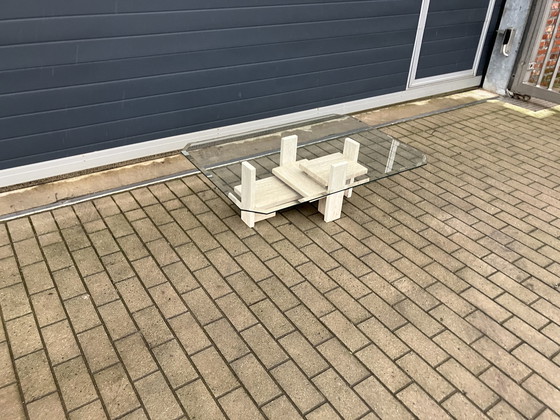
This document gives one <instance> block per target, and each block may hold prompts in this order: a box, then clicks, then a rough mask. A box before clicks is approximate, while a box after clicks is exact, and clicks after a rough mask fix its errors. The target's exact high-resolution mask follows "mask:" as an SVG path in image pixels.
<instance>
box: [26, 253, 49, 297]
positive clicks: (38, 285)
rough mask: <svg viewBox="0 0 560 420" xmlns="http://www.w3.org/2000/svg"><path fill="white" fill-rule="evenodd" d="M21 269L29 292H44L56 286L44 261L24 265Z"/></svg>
mask: <svg viewBox="0 0 560 420" xmlns="http://www.w3.org/2000/svg"><path fill="white" fill-rule="evenodd" d="M21 271H22V273H23V279H24V281H25V285H26V287H27V290H28V292H29V294H33V293H38V292H42V291H43V290H47V289H50V288H51V287H53V286H54V285H53V281H52V277H51V274H50V272H49V270H48V268H47V265H46V264H45V263H44V261H40V262H37V263H35V264H31V265H28V266H26V267H23V268H22V270H21Z"/></svg>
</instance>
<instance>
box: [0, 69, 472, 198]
mask: <svg viewBox="0 0 560 420" xmlns="http://www.w3.org/2000/svg"><path fill="white" fill-rule="evenodd" d="M481 80H482V77H480V76H477V77H466V78H464V79H459V80H452V81H444V82H441V83H437V84H432V85H429V86H418V87H413V88H410V89H408V90H405V91H402V92H396V93H390V94H387V95H382V96H375V97H372V98H367V99H360V100H357V101H352V102H346V103H342V104H337V105H330V106H327V107H323V108H315V109H310V110H308V111H302V112H296V113H292V114H286V115H281V116H278V117H272V118H265V119H261V120H256V121H250V122H246V123H241V124H235V125H230V126H226V127H220V128H214V129H211V130H204V131H199V132H196V133H189V134H183V135H178V136H173V137H166V138H162V139H158V140H152V141H147V142H143V143H138V144H133V145H130V146H122V147H116V148H112V149H106V150H101V151H98V152H92V153H85V154H81V155H76V156H70V157H67V158H62V159H54V160H50V161H46V162H40V163H34V164H31V165H25V166H19V167H16V168H9V169H3V170H0V187H6V186H10V185H16V184H22V183H25V182H31V181H37V180H40V179H44V178H49V177H53V176H59V175H64V174H68V173H71V172H77V171H83V170H87V169H92V168H97V167H100V166H105V165H111V164H114V163H119V162H124V161H127V160H132V159H138V158H144V157H147V156H153V155H157V154H160V153H166V152H173V151H177V150H181V149H183V148H184V147H185V146H186V145H187V144H189V143H192V142H195V141H196V142H199V141H208V140H212V139H220V138H223V137H228V136H234V135H238V134H243V133H247V132H251V131H256V130H262V129H265V128H269V127H273V126H277V125H283V124H290V123H294V122H297V121H301V120H306V119H311V118H318V117H322V116H325V115H329V114H351V113H355V112H360V111H365V110H368V109H372V108H379V107H382V106H387V105H392V104H396V103H399V102H405V101H411V100H415V99H419V98H423V97H426V96H432V95H439V94H442V93H447V92H453V91H456V90H461V89H468V88H474V87H478V86H480V83H481Z"/></svg>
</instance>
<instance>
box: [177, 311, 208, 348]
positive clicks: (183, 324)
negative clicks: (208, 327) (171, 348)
mask: <svg viewBox="0 0 560 420" xmlns="http://www.w3.org/2000/svg"><path fill="white" fill-rule="evenodd" d="M169 324H170V325H171V328H172V330H173V333H174V334H175V336H176V337H177V338H178V339H179V341H180V342H181V344H182V345H183V347H184V348H185V350H186V351H187V354H189V355H191V354H193V353H196V352H198V351H200V350H202V349H204V348H206V347H208V346H209V345H210V341H209V340H208V337H206V334H204V330H203V329H202V328H201V327H200V325H198V323H197V322H196V320H195V319H194V318H193V316H192V315H191V314H190V313H186V314H182V315H179V316H177V317H175V318H173V319H171V320H169Z"/></svg>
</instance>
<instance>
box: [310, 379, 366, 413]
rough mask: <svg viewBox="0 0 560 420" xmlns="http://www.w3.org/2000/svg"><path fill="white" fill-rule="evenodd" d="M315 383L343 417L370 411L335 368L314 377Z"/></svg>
mask: <svg viewBox="0 0 560 420" xmlns="http://www.w3.org/2000/svg"><path fill="white" fill-rule="evenodd" d="M313 383H314V384H315V385H316V386H317V387H318V388H319V390H320V391H321V392H322V393H323V395H325V396H326V397H327V399H328V400H329V402H330V403H331V404H332V405H333V406H334V408H336V410H337V411H338V412H339V413H340V414H341V415H342V417H343V418H345V419H353V418H359V417H361V416H362V415H364V414H365V413H367V412H368V411H369V409H368V407H367V406H366V404H365V403H364V402H363V401H362V399H361V398H360V397H359V396H358V394H356V393H355V392H354V391H353V390H352V389H351V388H350V387H349V386H348V385H347V384H346V383H345V382H344V381H343V380H342V378H341V377H340V376H338V375H337V374H336V372H335V371H334V370H333V369H329V370H327V371H326V372H323V373H321V374H320V375H318V376H316V377H315V378H313Z"/></svg>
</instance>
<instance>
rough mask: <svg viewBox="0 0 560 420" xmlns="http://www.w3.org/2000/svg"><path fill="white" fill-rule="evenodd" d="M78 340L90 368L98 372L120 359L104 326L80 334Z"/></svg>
mask: <svg viewBox="0 0 560 420" xmlns="http://www.w3.org/2000/svg"><path fill="white" fill-rule="evenodd" d="M78 341H79V342H80V345H81V347H82V351H83V354H84V356H85V358H86V362H87V364H88V366H89V368H90V369H91V370H92V371H93V372H97V371H99V370H101V369H104V368H106V367H108V366H111V365H113V364H115V363H117V362H118V361H119V359H118V358H117V354H116V352H115V349H114V348H113V344H112V343H111V342H110V341H109V337H107V333H106V332H105V330H104V329H103V327H102V326H99V327H96V328H92V329H90V330H88V331H85V332H83V333H81V334H78Z"/></svg>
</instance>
